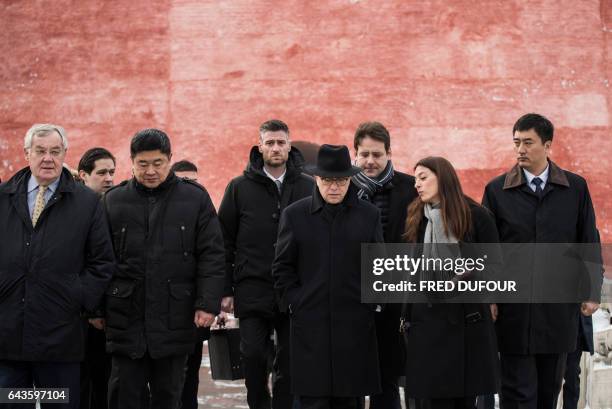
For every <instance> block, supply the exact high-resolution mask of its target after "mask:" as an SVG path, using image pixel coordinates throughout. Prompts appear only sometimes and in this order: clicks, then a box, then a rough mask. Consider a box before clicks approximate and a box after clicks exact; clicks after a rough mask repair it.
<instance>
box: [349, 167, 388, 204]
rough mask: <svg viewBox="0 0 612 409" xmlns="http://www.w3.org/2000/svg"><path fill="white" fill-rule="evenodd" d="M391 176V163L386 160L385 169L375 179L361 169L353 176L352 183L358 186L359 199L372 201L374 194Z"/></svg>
mask: <svg viewBox="0 0 612 409" xmlns="http://www.w3.org/2000/svg"><path fill="white" fill-rule="evenodd" d="M392 178H393V164H392V163H391V161H388V162H387V166H385V169H384V170H383V171H382V172H381V173H380V175H378V176H377V177H376V178H375V179H372V178H371V177H369V176H366V174H365V173H363V171H361V172H359V173H358V174H356V175H355V176H353V178H352V179H353V183H354V184H355V185H357V187H358V188H359V192H357V196H358V197H359V198H360V199H363V200H367V201H369V202H371V201H372V199H373V198H374V195H375V194H376V193H377V192H380V191H381V190H382V189H383V187H384V186H385V185H386V184H387V183H389V182H390V181H391V179H392Z"/></svg>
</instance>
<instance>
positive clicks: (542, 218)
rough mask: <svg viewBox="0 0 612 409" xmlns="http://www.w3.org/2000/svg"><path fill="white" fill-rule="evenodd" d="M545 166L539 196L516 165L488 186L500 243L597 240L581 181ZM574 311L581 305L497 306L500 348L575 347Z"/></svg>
mask: <svg viewBox="0 0 612 409" xmlns="http://www.w3.org/2000/svg"><path fill="white" fill-rule="evenodd" d="M549 166H550V168H549V176H548V181H547V183H546V186H545V187H544V192H543V195H542V198H538V196H537V195H536V193H535V192H534V191H532V190H531V189H530V187H529V186H527V183H526V178H525V175H524V172H523V171H522V170H521V168H520V167H519V166H518V165H516V166H514V167H513V168H512V169H511V170H510V171H509V172H508V173H505V174H503V175H501V176H498V177H496V178H495V179H493V180H492V181H491V182H489V183H488V184H487V186H486V188H485V192H484V196H483V199H482V200H483V205H484V206H486V207H487V208H488V209H490V210H491V211H492V212H493V215H494V217H495V222H496V224H497V229H498V230H499V237H500V242H501V243H597V242H598V241H599V240H598V235H597V229H596V227H595V212H594V210H593V203H592V202H591V196H590V194H589V189H588V187H587V183H586V181H585V180H584V179H583V178H582V177H580V176H578V175H576V174H574V173H571V172H568V171H566V170H563V169H561V168H559V167H558V166H557V165H556V164H555V163H554V162H552V161H549ZM534 273H537V272H534ZM595 285H596V286H597V284H595ZM600 287H601V283H599V288H600ZM585 301H586V300H585ZM594 301H597V300H594ZM579 313H580V305H579V304H575V303H573V304H567V303H566V304H500V305H499V318H498V320H497V322H496V330H497V336H498V342H499V350H500V352H503V353H509V354H537V353H564V352H571V351H574V350H575V349H576V340H577V338H578V325H579V322H580V320H579Z"/></svg>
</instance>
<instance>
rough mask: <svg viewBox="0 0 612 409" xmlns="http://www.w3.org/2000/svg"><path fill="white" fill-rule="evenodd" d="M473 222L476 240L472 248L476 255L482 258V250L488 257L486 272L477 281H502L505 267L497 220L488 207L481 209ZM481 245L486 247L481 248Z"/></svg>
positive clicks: (476, 212)
mask: <svg viewBox="0 0 612 409" xmlns="http://www.w3.org/2000/svg"><path fill="white" fill-rule="evenodd" d="M473 215H474V217H473V219H474V220H473V221H472V224H473V225H474V230H475V240H474V243H471V244H470V245H471V246H476V247H475V250H476V251H475V252H474V253H473V254H474V255H478V256H480V255H481V254H482V250H484V254H485V255H486V263H485V270H484V271H483V274H484V275H480V274H482V273H479V274H477V275H476V276H475V277H474V278H475V279H479V280H480V279H482V280H497V279H501V278H502V277H501V273H502V267H503V255H502V250H501V247H500V245H499V233H498V232H497V226H496V225H495V219H494V217H493V213H491V211H489V209H487V208H486V207H479V208H477V209H476V211H475V212H474V213H473ZM479 244H483V245H484V246H486V247H485V248H481V247H480V246H479Z"/></svg>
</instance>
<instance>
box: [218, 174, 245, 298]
mask: <svg viewBox="0 0 612 409" xmlns="http://www.w3.org/2000/svg"><path fill="white" fill-rule="evenodd" d="M219 222H220V224H221V231H222V232H223V244H224V245H225V284H224V289H223V295H224V296H232V295H234V282H233V277H234V261H235V259H236V237H237V236H238V227H239V225H240V213H239V211H238V206H237V204H236V190H235V185H234V183H233V182H230V183H229V184H228V185H227V188H226V189H225V193H224V194H223V199H222V200H221V205H220V206H219Z"/></svg>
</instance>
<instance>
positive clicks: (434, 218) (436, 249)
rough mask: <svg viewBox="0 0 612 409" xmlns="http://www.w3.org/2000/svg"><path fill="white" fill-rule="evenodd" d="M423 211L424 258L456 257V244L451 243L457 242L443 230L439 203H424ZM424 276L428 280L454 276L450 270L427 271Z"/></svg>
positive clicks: (448, 278) (449, 278) (450, 234)
mask: <svg viewBox="0 0 612 409" xmlns="http://www.w3.org/2000/svg"><path fill="white" fill-rule="evenodd" d="M423 213H424V215H425V217H426V218H427V227H425V237H424V239H423V255H424V256H425V257H426V258H442V259H445V258H455V257H458V256H459V254H458V249H459V247H458V246H454V245H452V244H453V243H458V242H459V241H458V240H457V238H456V237H455V236H454V235H453V234H452V233H451V232H449V234H448V235H447V234H446V233H445V232H444V221H443V220H442V213H441V211H440V205H439V204H435V205H431V204H429V203H426V204H425V207H424V208H423ZM425 273H426V278H427V279H430V280H451V279H453V277H454V276H455V274H454V272H452V271H448V272H445V271H428V272H425Z"/></svg>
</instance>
